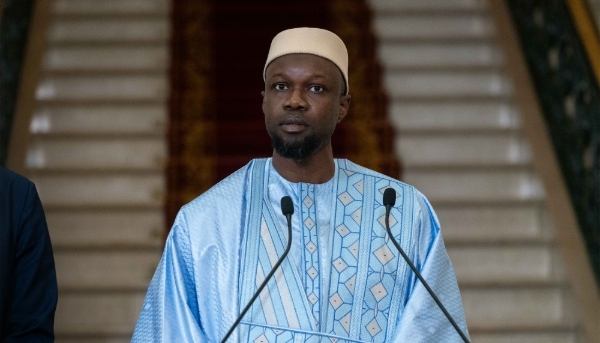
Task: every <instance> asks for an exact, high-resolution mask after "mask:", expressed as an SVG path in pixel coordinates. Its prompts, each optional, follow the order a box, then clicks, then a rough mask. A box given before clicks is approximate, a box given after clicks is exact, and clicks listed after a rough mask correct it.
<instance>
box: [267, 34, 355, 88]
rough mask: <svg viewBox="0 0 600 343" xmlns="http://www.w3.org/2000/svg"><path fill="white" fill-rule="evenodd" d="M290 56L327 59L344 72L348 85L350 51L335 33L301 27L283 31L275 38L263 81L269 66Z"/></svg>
mask: <svg viewBox="0 0 600 343" xmlns="http://www.w3.org/2000/svg"><path fill="white" fill-rule="evenodd" d="M289 54H311V55H316V56H320V57H323V58H326V59H328V60H330V61H331V62H333V63H334V64H335V65H336V66H337V67H338V68H339V69H340V71H341V72H342V75H343V76H344V81H345V82H346V92H345V93H344V95H347V94H348V91H349V90H350V87H349V85H348V50H347V49H346V45H345V44H344V42H343V41H342V40H341V39H340V37H338V36H337V35H336V34H335V33H333V32H331V31H327V30H323V29H317V28H313V27H299V28H295V29H289V30H285V31H281V32H280V33H278V34H277V36H275V38H273V41H272V42H271V48H270V49H269V55H268V56H267V62H266V63H265V68H264V69H263V80H266V78H267V66H269V63H271V62H273V60H274V59H276V58H278V57H281V56H284V55H289Z"/></svg>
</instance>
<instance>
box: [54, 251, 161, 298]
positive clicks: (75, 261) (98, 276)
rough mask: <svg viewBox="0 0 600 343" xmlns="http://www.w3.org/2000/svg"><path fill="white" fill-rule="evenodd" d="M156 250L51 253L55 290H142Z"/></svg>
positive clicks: (155, 262) (149, 276)
mask: <svg viewBox="0 0 600 343" xmlns="http://www.w3.org/2000/svg"><path fill="white" fill-rule="evenodd" d="M160 251H161V249H160V248H158V249H154V251H85V250H81V251H60V250H59V251H55V252H54V260H55V263H56V271H57V274H56V278H57V280H58V287H59V288H67V289H69V288H73V289H85V288H92V289H115V288H116V289H127V288H135V289H142V290H143V289H146V288H147V287H148V285H149V284H150V280H151V279H152V275H154V271H155V270H156V266H157V265H158V261H159V260H160V256H161V254H160Z"/></svg>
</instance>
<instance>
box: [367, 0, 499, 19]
mask: <svg viewBox="0 0 600 343" xmlns="http://www.w3.org/2000/svg"><path fill="white" fill-rule="evenodd" d="M369 4H370V5H371V8H372V9H373V10H374V11H376V13H375V16H379V15H381V14H385V13H388V11H390V10H428V9H433V10H440V11H446V10H456V9H458V10H465V9H471V10H475V9H482V8H486V7H487V2H486V1H482V0H369Z"/></svg>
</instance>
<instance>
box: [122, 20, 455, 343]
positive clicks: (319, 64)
mask: <svg viewBox="0 0 600 343" xmlns="http://www.w3.org/2000/svg"><path fill="white" fill-rule="evenodd" d="M347 70H348V55H347V51H346V47H345V45H344V43H343V42H342V41H341V40H340V39H339V37H337V36H336V35H335V34H333V33H331V32H329V31H325V30H321V29H313V28H298V29H291V30H286V31H283V32H281V33H280V34H278V35H277V36H276V37H275V38H274V39H273V42H272V44H271V49H270V51H269V56H268V58H267V62H266V64H265V69H264V75H263V77H264V80H265V90H264V91H263V92H262V96H263V104H262V108H263V112H264V114H265V123H266V127H267V131H268V133H269V135H270V136H271V139H272V142H273V148H274V151H273V157H272V158H271V159H261V160H253V161H251V162H250V163H249V164H248V165H247V166H245V167H243V168H242V169H240V170H238V171H237V172H235V173H234V174H232V175H230V176H229V177H227V178H226V179H224V180H223V181H221V182H220V183H219V184H217V185H216V186H214V187H213V188H211V189H210V190H208V191H207V192H206V193H204V194H203V195H201V196H200V197H198V198H197V199H195V200H194V201H192V202H191V203H189V204H187V205H186V206H184V207H183V208H182V209H181V211H180V213H179V215H178V216H177V219H176V220H175V224H174V225H173V229H172V230H171V233H170V235H169V238H168V239H167V243H166V246H165V252H164V254H163V257H162V259H161V262H160V264H159V266H158V269H157V271H156V274H155V275H154V278H153V280H152V282H151V285H150V288H149V290H148V295H147V297H146V301H145V302H144V305H143V308H142V313H141V315H140V319H139V321H138V324H137V326H136V330H135V333H134V336H133V342H219V341H221V339H223V337H224V336H225V334H226V333H227V331H228V330H229V328H230V327H231V325H232V323H234V321H235V320H236V318H237V316H238V315H239V314H240V312H241V310H242V309H243V308H244V306H245V305H246V304H247V303H248V301H249V300H250V298H251V297H252V295H253V293H254V292H255V291H256V289H257V288H258V286H259V285H260V284H261V283H262V281H263V280H264V278H265V275H267V274H268V273H269V271H270V270H271V268H272V266H273V265H274V264H275V263H276V261H277V259H278V258H279V256H281V255H282V253H283V251H284V248H285V246H286V244H287V241H288V239H291V240H292V249H291V252H290V254H289V255H288V257H287V258H286V259H285V260H284V262H283V263H282V264H281V267H280V270H278V271H277V272H276V273H275V275H274V278H273V279H271V281H270V282H269V284H268V286H267V287H266V288H265V289H264V290H263V291H262V292H261V294H260V297H259V298H258V299H257V301H256V302H255V303H254V304H253V305H252V307H251V309H250V311H248V313H247V314H246V315H245V316H244V317H243V319H242V321H241V322H240V325H239V326H238V327H237V328H236V330H235V331H234V333H233V335H232V336H231V338H230V339H229V340H228V341H229V342H273V343H274V342H325V341H327V342H411V343H414V342H460V341H462V340H461V339H460V336H459V335H458V334H457V333H456V332H455V331H454V329H453V328H452V326H451V325H450V324H449V323H448V321H447V319H446V318H445V317H444V315H443V314H442V312H441V311H440V309H439V308H437V306H436V305H435V303H434V302H433V300H432V299H431V297H430V296H429V295H428V294H427V293H426V291H425V289H424V287H423V286H422V284H421V283H419V282H418V281H417V280H416V278H415V276H414V274H413V273H412V271H410V269H409V268H408V266H407V264H406V263H405V262H404V260H402V259H401V257H400V254H399V253H398V251H397V250H396V248H395V247H394V246H393V245H392V242H391V241H390V240H389V237H388V236H387V234H386V229H385V227H384V224H383V223H384V213H385V207H384V206H383V204H382V192H383V190H385V189H386V188H389V187H391V188H394V189H395V190H396V192H397V200H396V206H395V207H394V208H393V209H392V212H391V214H392V217H391V218H390V224H391V225H392V232H393V233H394V234H395V235H396V236H395V237H396V238H397V240H398V241H399V242H400V244H401V246H402V247H403V249H405V251H406V252H407V254H408V256H409V257H410V258H411V259H412V260H413V261H414V263H415V265H416V266H417V268H419V269H420V270H421V272H422V274H423V276H424V277H425V279H426V280H428V281H429V283H430V285H431V286H432V288H433V289H434V290H435V291H436V292H437V293H438V295H439V296H440V298H441V299H442V301H443V302H444V304H445V305H446V307H447V308H448V309H449V311H450V313H451V314H452V315H453V316H454V318H455V319H456V320H457V322H458V323H459V325H460V326H461V327H462V328H463V331H466V324H465V320H464V314H463V309H462V304H461V300H460V295H459V293H458V286H457V283H456V278H455V276H454V272H453V270H452V266H451V264H450V260H449V259H448V256H447V254H446V251H445V248H444V245H443V242H442V238H441V235H440V229H439V224H438V221H437V219H436V217H435V215H434V213H433V211H432V209H431V206H430V205H429V203H428V202H427V200H426V199H425V197H424V196H423V195H422V194H421V193H419V192H418V191H416V190H415V189H414V188H413V187H411V186H409V185H406V184H404V183H401V182H399V181H396V180H394V179H392V178H389V177H387V176H384V175H382V174H379V173H376V172H374V171H371V170H368V169H366V168H363V167H360V166H358V165H356V164H353V163H352V162H350V161H347V160H336V159H334V158H333V152H332V147H331V136H332V134H333V131H334V129H335V127H336V125H337V124H338V123H339V122H340V121H342V120H343V119H344V117H345V116H346V114H347V113H348V108H349V106H350V95H349V93H348V91H349V85H348V77H347V75H348V72H347ZM283 196H290V197H291V198H292V200H293V203H294V207H295V212H294V215H293V220H292V226H293V233H292V237H287V233H286V232H287V231H286V229H285V228H286V227H287V224H286V219H285V217H284V215H283V214H282V213H281V210H280V205H279V204H280V199H281V198H282V197H283Z"/></svg>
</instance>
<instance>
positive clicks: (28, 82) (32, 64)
mask: <svg viewBox="0 0 600 343" xmlns="http://www.w3.org/2000/svg"><path fill="white" fill-rule="evenodd" d="M24 3H30V4H31V8H30V9H29V10H30V17H29V25H28V26H27V27H28V29H27V28H26V29H25V31H26V32H27V33H26V40H25V41H24V42H23V43H22V44H24V46H22V47H21V49H22V52H21V55H20V58H21V62H22V65H21V67H20V71H19V74H18V75H17V76H16V80H13V81H14V83H13V87H15V88H14V89H13V90H12V93H11V95H10V98H9V100H11V101H12V103H13V107H12V108H13V112H12V113H13V114H12V127H11V129H10V136H9V137H8V138H9V139H10V140H9V142H8V152H7V156H6V166H7V167H8V168H10V169H12V170H14V171H16V172H18V173H21V174H23V173H25V155H26V153H27V147H28V144H29V124H30V122H31V116H32V114H33V110H34V106H35V90H36V87H37V84H38V80H39V77H40V72H41V69H42V67H41V65H42V57H43V54H44V50H45V48H46V38H47V31H48V30H47V28H48V23H49V21H50V5H51V1H49V0H38V1H35V0H28V1H24V0H16V1H14V0H13V1H7V2H6V3H5V9H4V10H5V11H6V10H7V9H8V8H9V6H23V5H24ZM2 25H8V23H4V24H2ZM5 138H6V137H5ZM0 162H1V161H0Z"/></svg>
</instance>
